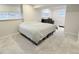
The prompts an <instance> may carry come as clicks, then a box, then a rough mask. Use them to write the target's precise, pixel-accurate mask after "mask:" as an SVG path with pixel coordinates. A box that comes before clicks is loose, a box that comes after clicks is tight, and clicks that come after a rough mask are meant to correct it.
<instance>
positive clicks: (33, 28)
mask: <svg viewBox="0 0 79 59" xmlns="http://www.w3.org/2000/svg"><path fill="white" fill-rule="evenodd" d="M55 30H56V25H53V24H48V23H41V22H29V23H22V24H20V25H19V32H21V33H22V34H24V35H25V36H27V37H29V38H30V39H31V40H33V41H34V42H36V43H38V42H39V41H40V40H42V39H43V38H44V37H45V36H47V34H49V33H51V32H52V31H55Z"/></svg>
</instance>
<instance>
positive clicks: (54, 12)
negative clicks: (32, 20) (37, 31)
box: [36, 5, 66, 26]
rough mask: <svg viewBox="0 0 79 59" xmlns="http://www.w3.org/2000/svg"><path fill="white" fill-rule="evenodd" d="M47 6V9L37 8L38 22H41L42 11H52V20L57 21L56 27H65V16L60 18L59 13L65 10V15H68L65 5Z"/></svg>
mask: <svg viewBox="0 0 79 59" xmlns="http://www.w3.org/2000/svg"><path fill="white" fill-rule="evenodd" d="M52 6H53V5H51V6H49V7H48V6H45V7H42V8H37V9H36V10H37V11H36V12H37V17H38V19H37V20H38V21H41V18H42V17H41V11H42V9H50V11H51V18H52V19H53V20H55V24H56V25H62V26H64V22H65V15H64V16H60V15H59V13H60V11H62V10H64V14H65V13H66V6H65V5H61V6H53V7H52Z"/></svg>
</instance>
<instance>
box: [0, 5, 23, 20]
mask: <svg viewBox="0 0 79 59" xmlns="http://www.w3.org/2000/svg"><path fill="white" fill-rule="evenodd" d="M0 8H3V10H0V20H13V19H22V13H21V6H20V5H11V6H10V5H7V6H6V5H0ZM5 8H6V10H5ZM11 8H12V9H11ZM7 9H8V10H7Z"/></svg>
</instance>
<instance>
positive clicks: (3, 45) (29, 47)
mask: <svg viewBox="0 0 79 59" xmlns="http://www.w3.org/2000/svg"><path fill="white" fill-rule="evenodd" d="M0 53H1V54H23V53H27V54H30V53H31V54H38V53H39V54H41V53H43V54H48V53H49V54H51V53H55V54H63V53H79V40H78V37H77V36H73V35H68V34H67V35H66V34H64V28H59V29H58V30H56V32H55V33H54V35H52V36H50V37H49V38H48V39H46V40H45V41H44V42H43V43H41V44H40V45H39V46H35V45H34V44H32V43H31V42H30V41H28V40H27V39H26V38H25V37H23V36H21V35H20V34H18V33H17V34H14V35H9V36H6V37H3V38H0Z"/></svg>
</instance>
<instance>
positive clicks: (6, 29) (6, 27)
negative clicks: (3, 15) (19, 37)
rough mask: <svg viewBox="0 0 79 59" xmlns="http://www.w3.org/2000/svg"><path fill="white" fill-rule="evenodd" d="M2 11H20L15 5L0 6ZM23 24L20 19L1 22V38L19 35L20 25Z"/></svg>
mask: <svg viewBox="0 0 79 59" xmlns="http://www.w3.org/2000/svg"><path fill="white" fill-rule="evenodd" d="M1 11H20V10H19V8H17V7H16V6H15V5H0V12H1ZM20 23H21V20H19V19H17V20H16V19H12V20H8V21H7V20H3V21H0V37H2V36H6V35H9V34H12V33H17V31H18V25H19V24H20Z"/></svg>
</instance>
